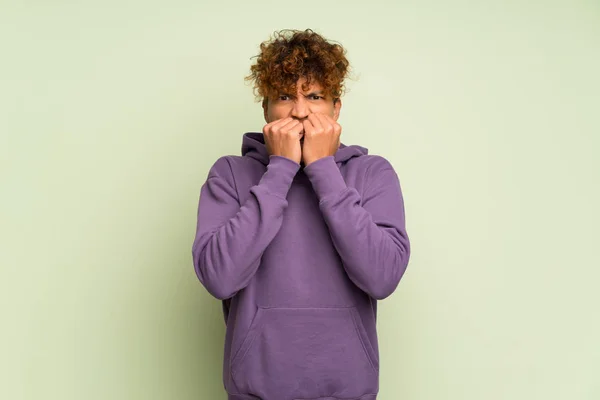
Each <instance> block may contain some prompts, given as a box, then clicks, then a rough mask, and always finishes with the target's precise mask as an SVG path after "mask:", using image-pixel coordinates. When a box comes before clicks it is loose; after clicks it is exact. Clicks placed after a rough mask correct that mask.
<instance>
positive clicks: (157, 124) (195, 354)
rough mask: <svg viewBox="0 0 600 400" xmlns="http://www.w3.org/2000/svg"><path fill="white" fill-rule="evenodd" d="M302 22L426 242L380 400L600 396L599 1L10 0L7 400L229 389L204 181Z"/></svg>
mask: <svg viewBox="0 0 600 400" xmlns="http://www.w3.org/2000/svg"><path fill="white" fill-rule="evenodd" d="M283 28H294V29H305V28H312V29H314V30H316V31H317V32H320V33H322V34H323V35H324V36H326V37H327V38H330V39H334V40H338V41H340V42H341V43H342V44H343V45H344V46H345V47H346V48H347V49H348V57H349V59H350V62H351V63H352V66H353V74H352V80H351V81H349V82H348V88H349V91H348V93H347V95H346V96H345V97H344V103H343V108H342V112H341V117H340V120H339V122H340V124H341V125H342V127H343V133H342V141H343V142H344V143H346V144H360V145H362V146H365V147H368V148H369V149H370V152H371V153H372V154H380V155H383V156H384V157H386V158H387V159H389V160H390V161H391V162H392V164H393V165H394V167H395V168H396V170H397V172H398V175H399V177H400V180H401V184H402V188H403V192H404V197H405V202H406V214H407V229H408V232H409V235H410V238H411V241H412V257H411V261H410V264H409V268H408V270H407V272H406V274H405V276H404V278H403V281H402V282H401V284H400V286H399V288H398V290H397V292H396V293H395V294H394V295H393V296H391V297H390V298H388V299H386V300H385V301H383V302H381V303H380V313H379V320H378V327H379V332H380V347H381V368H382V369H381V392H380V398H381V399H382V400H396V399H410V400H433V399H436V400H437V399H444V400H471V399H472V400H475V399H477V400H480V399H486V400H499V399H511V400H513V399H524V400H525V399H527V400H529V399H544V400H548V399H553V400H554V399H556V400H564V399H569V400H579V399H586V400H597V399H600V343H599V338H600V322H599V319H600V311H599V310H598V308H599V305H600V295H599V294H598V288H597V286H598V280H599V278H600V272H599V267H600V257H599V255H598V248H597V245H598V240H599V236H600V235H599V234H598V223H599V222H600V221H599V212H598V210H597V207H598V205H599V204H600V190H599V181H600V178H599V173H598V172H599V171H600V162H599V150H600V148H599V147H600V146H599V144H600V139H599V135H600V116H599V114H600V79H599V71H600V3H599V2H598V1H593V0H590V1H573V0H570V1H569V0H563V1H544V2H542V1H527V2H523V1H504V2H498V1H485V2H473V1H404V2H403V1H388V2H385V1H380V0H372V1H368V2H366V1H360V2H358V1H347V2H333V1H329V2H324V1H312V0H307V1H303V2H295V3H294V2H275V1H262V0H256V1H236V2H216V1H213V2H210V3H209V2H204V1H201V0H198V1H178V0H172V1H168V2H167V1H147V0H146V1H141V0H135V1H122V0H119V1H116V0H106V1H102V2H101V1H87V2H85V1H14V2H13V1H9V2H7V1H0V49H1V52H0V59H1V60H0V61H1V62H0V190H1V193H0V202H1V203H0V204H1V208H0V210H1V213H2V214H1V215H0V217H1V219H0V235H1V237H0V243H1V247H2V249H1V251H0V266H1V280H0V285H1V286H0V296H1V297H0V307H1V309H0V311H1V321H2V326H1V328H2V329H1V330H0V335H1V336H0V346H1V348H0V350H1V353H0V354H1V356H0V367H1V370H0V379H1V383H0V398H2V399H6V400H13V399H61V400H63V399H90V400H95V399H127V400H129V399H140V400H141V399H144V400H147V399H178V400H179V399H182V400H183V399H190V400H191V399H211V400H212V399H224V398H225V395H224V391H223V388H222V383H221V366H222V364H221V362H222V361H221V357H222V348H223V339H224V323H223V318H222V314H221V308H220V304H219V302H218V301H217V300H214V299H212V298H211V297H210V296H209V295H208V294H207V293H206V291H205V290H204V289H203V288H202V286H201V285H200V283H199V282H198V280H197V278H196V276H195V274H194V272H193V267H192V260H191V245H192V241H193V237H194V233H195V224H196V220H195V218H196V211H197V204H198V195H199V192H200V186H201V185H202V183H203V182H204V180H205V178H206V175H207V172H208V169H209V167H210V166H211V165H212V163H213V162H214V161H215V160H216V159H217V158H218V157H220V156H221V155H224V154H239V151H240V147H241V135H242V134H243V133H244V132H246V131H250V130H254V131H260V130H261V129H262V125H263V123H264V122H263V120H262V111H261V108H260V104H259V103H256V102H254V96H253V94H252V89H251V87H250V86H248V85H247V84H245V83H244V81H243V77H244V76H245V75H246V74H247V73H248V70H249V66H250V64H251V62H252V60H251V57H252V56H253V55H255V54H257V52H258V45H259V43H260V42H261V41H263V40H266V39H268V37H269V35H270V34H271V33H272V32H273V31H275V30H278V29H283Z"/></svg>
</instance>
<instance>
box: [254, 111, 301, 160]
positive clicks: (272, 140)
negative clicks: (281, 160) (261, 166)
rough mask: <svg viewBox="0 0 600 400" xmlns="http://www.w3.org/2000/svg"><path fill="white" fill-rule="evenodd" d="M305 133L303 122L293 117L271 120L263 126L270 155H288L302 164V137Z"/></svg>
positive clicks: (287, 156)
mask: <svg viewBox="0 0 600 400" xmlns="http://www.w3.org/2000/svg"><path fill="white" fill-rule="evenodd" d="M303 133H304V126H303V125H302V123H301V122H299V121H298V120H296V119H294V118H291V117H288V118H283V119H278V120H276V121H273V122H269V123H268V124H267V125H265V126H264V128H263V134H264V137H265V144H266V146H267V151H268V152H269V155H274V156H282V157H286V158H289V159H290V160H292V161H295V162H296V163H298V164H300V161H301V160H302V147H301V146H300V138H301V137H302V134H303Z"/></svg>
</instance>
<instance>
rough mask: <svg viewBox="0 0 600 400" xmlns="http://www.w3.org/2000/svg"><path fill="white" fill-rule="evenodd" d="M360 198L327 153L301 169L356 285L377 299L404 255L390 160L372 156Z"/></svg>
mask: <svg viewBox="0 0 600 400" xmlns="http://www.w3.org/2000/svg"><path fill="white" fill-rule="evenodd" d="M373 159H374V161H373V162H371V164H370V166H369V167H368V169H367V172H366V176H365V179H366V182H367V183H366V187H365V189H364V193H363V198H361V196H360V194H359V193H358V191H357V190H356V189H355V188H351V187H348V186H346V183H345V181H344V178H343V176H342V175H341V173H340V170H339V168H338V166H337V165H336V163H335V160H334V158H333V156H329V157H325V158H322V159H319V160H317V161H315V162H313V163H311V164H310V165H308V166H307V167H306V168H305V172H306V174H307V175H308V177H309V179H310V180H311V183H312V185H313V189H314V190H315V193H316V194H317V197H318V198H319V207H320V209H321V213H322V214H323V217H324V219H325V222H326V223H327V226H328V228H329V232H330V235H331V238H332V240H333V244H334V246H335V248H336V250H337V252H338V254H339V255H340V257H341V259H342V262H343V264H344V268H345V270H346V273H347V274H348V276H349V277H350V279H351V280H352V282H354V284H355V285H356V286H358V287H359V288H360V289H362V290H363V291H364V292H366V293H367V294H369V295H370V296H371V297H373V298H375V299H378V300H381V299H384V298H386V297H388V296H389V295H391V294H392V293H393V292H394V290H396V287H397V286H398V284H399V283H400V279H401V278H402V276H403V275H404V271H405V270H406V267H407V265H408V260H409V257H410V241H409V238H408V235H407V233H406V228H405V216H404V201H403V198H402V192H401V188H400V181H399V179H398V176H397V174H396V172H395V171H394V169H393V167H392V165H391V164H390V163H389V162H388V161H387V160H386V159H384V158H383V157H380V156H375V157H373Z"/></svg>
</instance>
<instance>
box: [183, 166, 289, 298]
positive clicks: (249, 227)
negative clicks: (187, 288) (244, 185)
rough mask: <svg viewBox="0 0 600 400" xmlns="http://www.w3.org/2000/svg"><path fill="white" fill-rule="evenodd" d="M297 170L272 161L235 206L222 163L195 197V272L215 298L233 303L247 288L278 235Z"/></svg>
mask: <svg viewBox="0 0 600 400" xmlns="http://www.w3.org/2000/svg"><path fill="white" fill-rule="evenodd" d="M299 168H300V165H299V164H297V163H295V162H294V161H292V160H290V159H287V158H285V157H280V156H271V157H270V162H269V165H268V166H267V171H266V172H265V174H264V175H263V176H262V178H261V180H260V182H259V183H258V185H256V186H253V187H252V188H250V196H249V197H248V200H247V201H246V202H245V203H244V204H242V205H240V203H239V200H238V196H237V193H236V190H235V183H234V181H233V174H232V171H231V166H230V164H229V161H228V160H227V158H226V157H221V158H220V159H219V160H217V162H216V163H215V164H214V165H213V167H212V168H211V169H210V172H209V174H208V178H207V180H206V182H205V183H204V185H203V186H202V189H201V191H200V200H199V204H198V221H197V227H196V237H195V239H194V243H193V246H192V256H193V261H194V269H195V271H196V275H197V276H198V278H199V279H200V282H202V284H203V285H204V286H205V287H206V289H207V290H208V292H209V293H210V294H212V295H213V296H214V297H216V298H218V299H221V300H224V299H227V298H230V297H233V296H234V295H235V294H236V293H237V292H238V291H239V290H241V289H243V288H244V287H246V286H247V285H248V283H249V282H250V280H251V279H252V277H253V276H254V274H255V273H256V270H257V269H258V266H259V264H260V258H261V257H262V254H263V252H264V250H265V249H266V247H267V246H268V245H269V243H271V241H272V240H273V238H274V237H275V235H276V234H277V232H278V231H279V229H280V227H281V224H282V221H283V211H284V210H285V208H286V207H287V205H288V202H287V200H286V195H287V192H288V191H289V189H290V186H291V185H292V181H293V179H294V176H295V175H296V172H297V171H298V169H299Z"/></svg>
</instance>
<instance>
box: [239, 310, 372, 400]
mask: <svg viewBox="0 0 600 400" xmlns="http://www.w3.org/2000/svg"><path fill="white" fill-rule="evenodd" d="M378 369H379V363H378V359H377V355H376V354H375V352H374V350H373V347H372V346H371V344H370V342H369V340H368V337H367V335H366V332H365V329H364V327H363V325H362V322H361V318H360V316H359V314H358V312H357V311H356V309H355V308H354V307H345V308H259V309H258V311H257V314H256V316H255V318H254V320H253V321H252V324H251V326H250V329H249V330H248V333H247V335H246V337H245V339H244V341H243V343H242V345H241V347H240V348H239V350H238V351H237V352H236V354H235V356H234V357H233V359H232V360H231V374H232V378H233V380H234V383H235V384H236V386H237V388H238V390H239V391H240V393H253V394H259V393H260V394H261V395H262V396H263V397H266V398H281V399H284V398H309V399H310V398H319V397H329V396H333V398H336V397H338V398H358V397H360V396H363V395H365V394H370V393H377V389H378V376H379V373H378Z"/></svg>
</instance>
